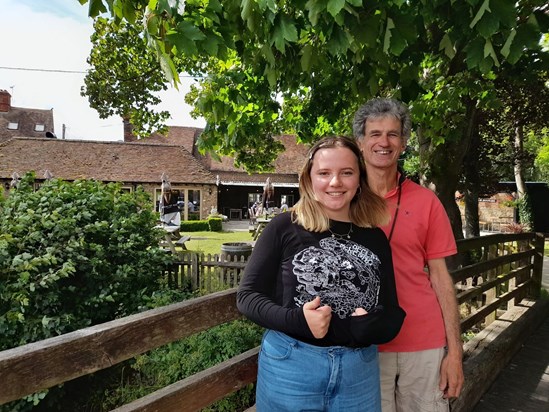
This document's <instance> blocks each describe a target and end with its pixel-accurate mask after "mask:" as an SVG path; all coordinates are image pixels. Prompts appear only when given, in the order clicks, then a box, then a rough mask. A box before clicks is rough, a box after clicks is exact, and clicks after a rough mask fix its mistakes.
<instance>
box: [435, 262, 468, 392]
mask: <svg viewBox="0 0 549 412" xmlns="http://www.w3.org/2000/svg"><path fill="white" fill-rule="evenodd" d="M427 264H428V266H429V276H430V280H431V285H432V287H433V290H434V291H435V294H436V296H437V299H438V303H439V305H440V309H441V311H442V318H443V319H444V329H445V331H446V341H447V345H448V354H447V355H446V357H445V358H444V359H443V360H442V364H441V366H440V389H441V390H443V391H444V393H445V396H446V397H448V398H453V397H457V396H459V394H460V392H461V388H462V386H463V380H464V378H463V365H462V357H463V343H462V341H461V330H460V319H459V311H458V305H457V299H456V292H455V288H454V282H453V280H452V277H451V276H450V273H449V272H448V269H447V267H446V262H445V260H444V258H439V259H431V260H429V261H428V262H427Z"/></svg>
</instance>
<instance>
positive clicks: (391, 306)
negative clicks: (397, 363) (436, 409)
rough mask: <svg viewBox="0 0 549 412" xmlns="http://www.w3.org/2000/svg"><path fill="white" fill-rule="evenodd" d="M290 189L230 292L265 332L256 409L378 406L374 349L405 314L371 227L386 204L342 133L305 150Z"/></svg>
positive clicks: (381, 240)
mask: <svg viewBox="0 0 549 412" xmlns="http://www.w3.org/2000/svg"><path fill="white" fill-rule="evenodd" d="M299 190H300V200H299V202H298V203H297V204H296V205H295V207H294V208H293V209H292V210H291V211H290V212H289V213H283V214H281V215H278V216H276V217H275V218H274V219H273V220H272V221H271V222H270V223H269V224H268V225H267V226H266V227H265V230H264V231H263V233H262V234H261V236H260V237H259V239H258V241H257V243H256V245H255V248H254V251H253V253H252V256H251V257H250V260H249V262H248V263H247V265H246V270H245V274H244V279H243V280H242V282H241V284H240V286H239V288H238V295H237V305H238V308H239V310H240V311H241V312H242V313H243V314H244V315H246V316H247V317H248V318H249V319H251V320H252V321H254V322H256V323H258V324H259V325H261V326H263V327H265V328H266V331H265V334H264V336H263V342H262V345H261V352H260V355H259V370H258V377H257V389H256V408H257V411H258V412H263V411H269V412H273V411H280V412H282V411H284V412H288V411H345V412H354V411H371V412H376V411H380V410H381V406H380V392H379V368H378V359H377V349H376V346H374V345H375V344H379V343H384V342H387V341H389V340H391V339H392V338H393V337H394V336H395V335H396V334H397V333H398V331H399V329H400V326H401V324H402V321H403V319H404V316H405V315H404V311H403V310H402V309H401V308H400V307H399V305H398V301H397V296H396V291H395V281H394V276H393V266H392V261H391V251H390V249H389V243H388V241H387V238H386V237H385V234H384V233H383V232H382V231H381V230H380V229H378V228H377V226H378V225H382V224H385V223H386V222H387V219H388V216H387V213H386V208H385V202H384V201H383V199H382V198H380V197H379V196H377V195H375V194H374V193H373V192H372V191H371V190H370V188H369V187H368V183H367V177H366V168H365V166H364V161H363V159H362V155H361V152H360V149H359V148H358V146H357V145H356V143H355V142H354V141H353V140H351V139H349V138H346V137H328V138H324V139H322V140H320V141H319V142H317V143H316V144H315V145H314V146H313V147H312V148H311V150H310V152H309V156H308V159H307V161H306V162H305V165H304V166H303V169H302V172H301V174H300V178H299Z"/></svg>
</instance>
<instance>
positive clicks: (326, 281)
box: [293, 237, 381, 319]
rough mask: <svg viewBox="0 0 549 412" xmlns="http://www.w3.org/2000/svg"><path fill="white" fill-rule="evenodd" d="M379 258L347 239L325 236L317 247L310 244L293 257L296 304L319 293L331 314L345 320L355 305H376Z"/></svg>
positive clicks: (300, 303) (311, 298)
mask: <svg viewBox="0 0 549 412" xmlns="http://www.w3.org/2000/svg"><path fill="white" fill-rule="evenodd" d="M380 263H381V262H380V260H379V258H378V257H377V255H375V254H374V253H373V252H372V251H371V250H369V249H368V248H365V247H364V246H361V245H359V244H358V243H355V242H353V241H350V240H345V239H334V238H332V237H327V238H325V239H322V240H321V241H320V248H318V247H316V246H309V247H308V248H306V249H304V250H302V251H301V252H299V253H297V254H296V255H295V256H294V258H293V266H294V269H293V271H294V275H295V276H296V278H297V282H298V285H297V287H296V291H297V296H296V297H295V298H294V300H295V302H296V305H297V306H303V305H304V304H305V303H306V302H309V301H311V300H313V299H314V298H315V297H316V296H320V300H321V303H322V305H329V306H331V308H332V314H335V315H337V316H338V317H339V318H341V319H344V318H347V317H348V316H350V315H351V313H353V312H354V311H355V309H356V308H364V309H365V310H366V311H370V310H371V309H373V308H374V307H375V306H376V305H377V301H378V296H379V287H380V278H379V265H380Z"/></svg>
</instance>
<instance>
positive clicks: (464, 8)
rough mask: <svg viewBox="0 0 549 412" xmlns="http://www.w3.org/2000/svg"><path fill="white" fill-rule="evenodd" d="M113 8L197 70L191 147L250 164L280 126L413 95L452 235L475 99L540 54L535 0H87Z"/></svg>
mask: <svg viewBox="0 0 549 412" xmlns="http://www.w3.org/2000/svg"><path fill="white" fill-rule="evenodd" d="M81 2H85V1H84V0H81ZM107 8H109V11H110V14H111V16H113V17H114V18H115V19H127V20H128V21H130V22H131V21H135V16H136V15H138V14H139V13H143V14H144V15H145V16H146V17H145V21H146V24H145V27H144V31H145V33H146V37H147V38H148V39H149V45H154V49H155V50H156V52H157V53H158V55H159V58H160V60H161V61H162V62H164V64H163V65H162V67H163V68H170V69H171V72H170V73H169V74H170V76H171V77H172V78H174V79H176V78H177V70H175V68H176V65H175V64H173V63H172V62H173V58H175V57H181V58H183V59H185V60H186V62H187V63H186V67H187V68H190V69H191V70H196V72H200V73H203V74H204V79H203V80H202V82H201V84H200V86H199V88H197V89H195V90H194V91H193V93H192V94H191V95H190V96H189V102H191V103H192V104H194V106H195V108H196V112H195V113H196V114H199V115H201V116H204V117H205V118H206V120H207V126H206V129H205V131H204V133H203V134H202V135H201V138H200V141H199V148H201V150H206V151H215V152H216V153H219V154H229V155H234V156H235V158H236V161H237V163H239V164H243V165H244V166H245V167H247V168H248V170H265V169H267V168H268V167H269V166H270V162H271V161H272V159H274V158H275V156H276V152H277V151H278V150H280V146H279V145H277V144H275V143H273V140H272V137H273V136H274V135H276V134H278V133H280V132H282V131H285V132H290V133H295V134H296V135H297V138H298V140H300V141H313V140H316V139H317V138H318V137H319V136H320V135H323V134H327V133H347V132H349V130H350V123H351V115H352V113H353V111H354V110H355V109H356V108H357V107H358V105H360V104H361V103H363V102H364V101H365V100H366V99H368V98H370V97H372V96H375V95H393V96H396V97H398V98H400V99H402V100H403V101H405V102H407V103H409V104H410V105H411V106H412V109H413V113H414V117H415V121H416V124H417V126H418V135H419V136H418V142H420V146H419V148H418V149H419V154H420V157H421V166H422V173H421V176H422V180H423V183H424V184H425V185H429V186H430V187H432V188H433V189H434V190H435V191H436V192H437V195H438V196H439V197H440V199H441V201H442V202H443V204H444V205H445V207H446V209H447V211H448V214H449V216H450V218H451V220H452V222H453V223H454V232H455V234H456V236H457V237H461V236H462V235H461V219H460V216H459V210H458V208H457V206H456V204H455V200H454V193H455V190H456V187H457V184H458V182H459V179H460V170H461V165H462V163H463V159H464V157H465V154H466V152H467V148H468V147H469V144H470V142H471V139H472V136H473V135H474V133H475V130H477V129H478V121H479V120H478V116H479V111H480V110H485V109H491V108H493V107H495V106H496V105H497V104H496V103H497V96H496V95H495V93H494V92H493V82H494V79H496V78H497V77H498V76H499V74H500V73H504V72H506V71H507V70H509V69H510V68H512V67H513V65H515V64H516V63H518V62H520V61H521V59H525V58H527V59H528V58H531V57H532V56H534V55H535V56H536V58H537V60H538V61H540V62H542V63H543V64H546V62H547V52H546V51H544V50H542V48H541V46H540V36H541V34H542V33H544V32H547V29H548V27H549V22H548V21H549V18H548V16H547V14H546V13H547V4H546V2H545V1H542V0H521V1H519V2H515V1H511V0H471V1H467V2H455V1H452V0H437V1H426V0H424V1H417V2H405V1H402V0H392V1H391V0H389V1H383V2H381V1H379V2H367V3H364V4H363V2H362V1H360V0H328V1H318V0H308V1H307V0H296V1H274V0H244V1H240V0H226V1H223V2H219V1H217V0H209V1H206V0H189V1H186V2H183V1H175V0H173V1H168V0H159V1H157V2H148V1H129V0H117V1H113V0H90V15H92V16H95V15H97V13H99V12H101V11H106V10H107ZM193 62H194V65H193V64H191V63H193Z"/></svg>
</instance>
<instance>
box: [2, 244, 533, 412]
mask: <svg viewBox="0 0 549 412" xmlns="http://www.w3.org/2000/svg"><path fill="white" fill-rule="evenodd" d="M458 248H459V251H460V259H461V261H462V262H464V263H461V264H460V267H458V268H457V269H455V270H453V271H452V275H453V277H454V280H455V282H456V287H457V288H458V290H459V292H458V293H459V302H460V305H461V309H462V311H463V312H464V317H463V320H462V329H463V330H464V331H467V330H470V329H471V328H476V330H477V333H478V335H481V334H482V333H483V332H484V331H485V330H487V329H488V328H490V327H491V325H493V324H494V323H496V322H498V320H497V319H500V318H502V317H504V316H505V314H506V313H508V312H514V311H515V309H516V308H517V307H519V306H520V307H521V308H524V307H525V308H526V309H527V310H528V311H529V310H531V309H533V308H534V306H535V305H534V304H531V303H529V302H530V300H529V299H526V296H528V297H530V298H534V299H535V298H536V297H538V296H539V290H540V285H541V272H542V264H543V263H542V262H543V261H542V257H543V236H541V235H536V234H533V233H525V234H518V235H514V234H508V235H507V234H505V235H490V236H484V237H481V238H474V239H467V240H462V241H459V242H458ZM235 300H236V290H235V289H234V288H233V289H230V290H227V291H222V292H216V293H213V294H210V295H207V296H203V297H200V298H196V299H192V300H189V301H185V302H181V303H176V304H173V305H169V306H165V307H162V308H157V309H153V310H149V311H146V312H143V313H139V314H136V315H132V316H128V317H125V318H122V319H117V320H114V321H112V322H107V323H104V324H101V325H96V326H92V327H89V328H85V329H81V330H78V331H75V332H72V333H68V334H65V335H61V336H58V337H55V338H51V339H47V340H43V341H40V342H35V343H31V344H28V345H24V346H20V347H17V348H14V349H10V350H6V351H3V352H0V376H1V377H2V384H1V385H0V404H3V403H7V402H9V401H12V400H16V399H19V398H21V397H23V396H26V395H29V394H32V393H35V392H37V391H40V390H43V389H46V388H49V387H52V386H55V385H58V384H61V383H63V382H67V381H69V380H71V379H74V378H77V377H79V376H83V375H87V374H90V373H93V372H95V371H99V370H102V369H105V368H107V367H110V366H112V365H114V364H117V363H120V362H122V361H124V360H127V359H130V358H132V357H135V356H137V355H139V354H142V353H144V352H146V351H149V350H151V349H154V348H158V347H160V346H162V345H165V344H167V343H170V342H173V341H175V340H178V339H181V338H184V337H187V336H190V335H193V334H196V333H198V332H200V331H203V330H206V329H209V328H211V327H213V326H216V325H219V324H222V323H225V322H229V321H232V320H235V319H238V318H240V314H239V313H238V311H237V309H236V306H235ZM525 301H527V302H528V303H527V304H524V303H523V302H525ZM515 317H516V315H515ZM514 336H515V337H518V338H520V337H521V333H516V334H515V335H514ZM524 338H525V336H522V339H524ZM496 340H497V339H495V337H494V336H492V337H491V339H490V341H492V342H493V341H496ZM506 342H507V344H506V346H507V347H509V348H510V347H511V346H512V347H516V346H517V345H516V344H515V343H514V342H513V344H511V343H509V342H508V341H506ZM469 343H470V342H469ZM476 348H477V349H478V345H477V346H476ZM257 354H258V348H255V349H252V350H250V351H247V352H245V353H243V354H241V355H239V356H237V357H235V358H232V359H230V360H228V361H226V362H223V363H221V364H218V365H216V366H214V367H212V368H209V369H207V370H205V371H202V372H200V373H198V374H196V375H193V376H191V377H189V378H186V379H183V380H181V381H179V382H176V383H174V384H172V385H170V386H167V387H165V388H163V389H161V390H159V391H156V392H154V393H152V394H150V395H148V396H145V397H143V398H141V399H139V400H136V401H134V402H131V403H129V404H127V405H124V406H122V407H120V408H118V409H116V411H128V412H129V411H166V412H168V411H169V412H171V411H174V410H178V411H197V410H200V409H201V408H203V407H206V406H208V405H210V404H212V403H213V402H215V401H217V400H219V399H222V398H224V397H225V396H227V395H229V394H230V393H233V392H235V391H237V390H238V389H240V388H242V387H244V386H245V385H247V384H249V383H253V382H255V379H256V373H257ZM471 359H474V357H472V356H469V355H467V350H466V362H469V361H470V360H471ZM500 366H501V367H502V365H500ZM483 368H485V369H486V366H485V365H483ZM466 372H467V368H466ZM494 373H495V372H493V374H494ZM495 374H496V375H497V373H495ZM493 378H495V376H494V377H493ZM479 379H480V378H479ZM482 379H483V380H488V384H489V382H490V379H486V377H482ZM469 383H471V382H469ZM475 384H476V385H475ZM485 384H486V382H476V383H475V382H473V383H472V387H471V389H470V390H469V389H468V388H467V387H466V388H465V389H464V392H465V393H464V395H463V397H462V398H461V397H460V401H461V400H462V399H463V403H464V405H462V404H460V403H459V402H458V403H456V402H454V405H453V409H452V410H455V411H458V410H459V411H467V410H470V409H467V408H468V407H472V406H473V405H474V403H471V400H472V399H473V397H472V395H470V394H469V393H468V391H470V392H475V391H476V392H479V393H480V395H479V396H481V395H482V393H483V392H484V390H483V389H482V387H483V386H482V385H485ZM475 396H476V395H475ZM473 400H474V399H473ZM477 400H478V399H477ZM475 403H476V402H475Z"/></svg>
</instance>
